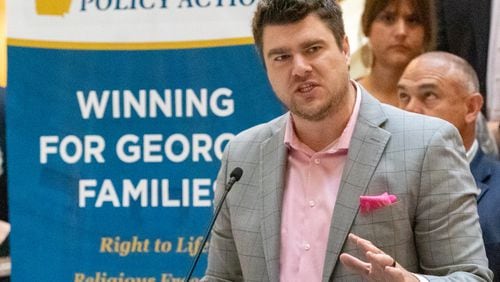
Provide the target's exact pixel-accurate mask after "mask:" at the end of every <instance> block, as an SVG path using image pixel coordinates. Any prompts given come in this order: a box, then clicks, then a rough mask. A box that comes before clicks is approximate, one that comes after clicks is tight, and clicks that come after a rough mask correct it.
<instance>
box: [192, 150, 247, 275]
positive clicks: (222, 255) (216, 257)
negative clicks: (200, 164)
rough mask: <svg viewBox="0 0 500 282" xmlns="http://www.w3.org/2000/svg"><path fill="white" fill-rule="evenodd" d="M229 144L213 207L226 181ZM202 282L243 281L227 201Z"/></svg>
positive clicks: (215, 231)
mask: <svg viewBox="0 0 500 282" xmlns="http://www.w3.org/2000/svg"><path fill="white" fill-rule="evenodd" d="M230 144H231V143H229V144H228V145H227V150H226V151H225V153H224V155H223V158H222V164H221V168H220V170H219V174H218V176H217V184H216V189H215V199H214V206H217V204H218V202H219V201H220V200H221V197H222V194H223V192H224V186H225V183H226V181H227V179H228V177H227V175H228V171H227V170H228V168H227V158H228V156H227V155H228V152H229V147H230ZM202 281H214V282H215V281H220V282H222V281H243V275H242V270H241V267H240V262H239V258H238V252H237V250H236V244H235V242H234V238H233V234H232V227H231V219H230V214H229V208H228V206H227V201H225V202H224V204H223V206H222V208H221V210H220V213H219V216H218V218H217V220H216V222H215V224H214V228H213V230H212V234H211V239H210V247H209V253H208V266H207V270H206V273H205V277H204V278H203V279H202Z"/></svg>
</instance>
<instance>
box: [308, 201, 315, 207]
mask: <svg viewBox="0 0 500 282" xmlns="http://www.w3.org/2000/svg"><path fill="white" fill-rule="evenodd" d="M315 205H316V202H315V201H313V200H310V201H309V206H310V207H311V208H312V207H314V206H315Z"/></svg>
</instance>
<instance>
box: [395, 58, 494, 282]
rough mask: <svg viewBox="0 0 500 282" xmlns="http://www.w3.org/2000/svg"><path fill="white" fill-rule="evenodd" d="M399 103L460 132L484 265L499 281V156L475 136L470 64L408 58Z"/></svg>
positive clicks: (475, 85) (479, 101)
mask: <svg viewBox="0 0 500 282" xmlns="http://www.w3.org/2000/svg"><path fill="white" fill-rule="evenodd" d="M398 97H399V100H400V102H399V105H400V107H401V108H402V109H404V110H407V111H411V112H416V113H420V114H424V115H428V116H434V117H438V118H441V119H444V120H447V121H449V122H450V123H452V124H453V125H455V127H456V128H457V129H458V131H459V132H460V135H461V136H462V139H463V143H464V146H465V149H466V154H467V155H466V156H467V160H468V161H469V164H470V168H471V171H472V175H473V176H474V180H475V181H476V185H477V186H478V187H479V188H480V189H481V192H480V194H479V196H478V197H477V201H478V212H479V221H480V224H481V229H482V231H483V239H484V243H485V247H486V253H487V256H488V260H489V267H490V269H491V270H493V272H494V274H495V281H500V217H498V214H500V162H499V161H497V160H495V159H492V158H490V157H488V156H486V155H485V154H484V153H483V151H482V150H481V148H480V147H479V145H478V142H477V139H476V133H475V130H476V119H477V118H478V116H479V114H480V113H481V108H482V106H483V97H482V96H481V94H480V91H479V80H478V78H477V75H476V73H475V71H474V69H473V68H472V66H471V65H470V64H468V63H467V61H465V60H464V59H462V58H460V57H458V56H456V55H453V54H450V53H446V52H430V53H426V54H423V55H421V56H419V57H417V58H416V59H414V60H413V61H412V62H411V63H410V64H409V65H408V67H407V68H406V70H405V71H404V73H403V75H402V77H401V80H400V81H399V84H398Z"/></svg>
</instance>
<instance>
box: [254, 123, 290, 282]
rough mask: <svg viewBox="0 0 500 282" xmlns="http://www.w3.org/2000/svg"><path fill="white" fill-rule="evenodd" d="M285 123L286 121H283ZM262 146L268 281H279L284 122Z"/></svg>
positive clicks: (264, 239)
mask: <svg viewBox="0 0 500 282" xmlns="http://www.w3.org/2000/svg"><path fill="white" fill-rule="evenodd" d="M284 120H286V119H284ZM281 125H282V126H281V127H280V128H279V129H278V131H277V133H276V134H273V136H272V137H271V138H270V139H268V140H267V141H266V142H264V143H263V144H262V147H261V155H260V169H261V175H262V178H261V181H262V183H261V185H260V187H262V191H261V192H262V194H261V197H262V205H263V207H262V221H261V222H262V223H261V234H262V240H263V246H264V256H265V259H266V265H267V272H268V276H269V281H276V282H278V281H279V269H280V264H279V263H280V236H281V207H282V198H283V185H284V178H285V170H286V152H287V148H286V146H285V145H284V143H283V140H284V134H285V123H284V122H283V124H281Z"/></svg>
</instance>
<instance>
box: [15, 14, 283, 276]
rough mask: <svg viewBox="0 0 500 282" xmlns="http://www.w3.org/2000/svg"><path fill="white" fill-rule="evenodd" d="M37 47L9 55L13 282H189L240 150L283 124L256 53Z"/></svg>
mask: <svg viewBox="0 0 500 282" xmlns="http://www.w3.org/2000/svg"><path fill="white" fill-rule="evenodd" d="M191 20H193V21H195V20H196V19H191ZM11 42H13V43H11ZM36 45H37V43H36V42H35V43H33V42H31V43H29V44H27V43H26V44H25V43H22V42H21V41H19V40H18V41H15V40H11V41H9V47H8V62H9V64H8V71H9V73H8V93H7V143H8V145H9V146H8V166H9V167H8V173H9V197H10V213H11V224H12V233H11V255H12V261H13V269H12V279H13V281H85V282H90V281H94V282H101V281H148V282H152V281H162V282H164V281H181V280H179V279H182V277H183V276H184V275H185V274H186V272H187V271H188V268H189V266H190V265H191V262H192V260H193V256H194V254H195V253H196V251H197V250H198V248H199V247H200V243H201V236H202V235H203V233H204V230H205V229H206V227H207V225H208V222H209V219H210V217H211V214H212V199H213V189H214V184H215V177H216V174H217V170H218V167H219V161H220V157H221V154H222V151H223V149H224V146H225V145H226V144H227V141H228V140H230V139H231V138H232V137H233V136H234V135H235V134H236V133H238V132H239V131H241V130H243V129H245V128H247V127H249V126H252V125H254V124H257V123H260V122H264V121H267V120H269V119H271V118H273V117H275V116H277V115H279V114H281V113H282V112H283V109H282V107H281V105H280V104H279V103H278V102H277V100H276V99H275V97H274V94H273V93H272V90H271V89H270V87H269V85H268V82H267V79H266V76H265V73H264V70H263V68H262V67H261V63H260V59H259V58H258V56H257V55H256V52H255V51H254V47H253V46H252V45H251V44H235V45H226V46H213V47H203V48H196V47H190V48H179V49H172V48H170V49H165V50H161V49H158V50H137V49H130V50H106V49H104V50H78V48H67V49H64V48H47V47H45V45H46V43H43V42H42V43H40V44H39V45H41V46H42V47H37V46H36ZM215 45H216V44H215ZM94 49H97V48H94ZM110 49H112V48H110ZM123 49H126V48H123ZM205 266H206V254H204V255H203V257H202V260H201V263H200V264H199V265H198V267H197V270H196V271H195V275H194V276H195V277H201V276H202V275H203V272H204V268H205ZM120 279H121V280H120ZM126 279H128V280H126Z"/></svg>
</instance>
